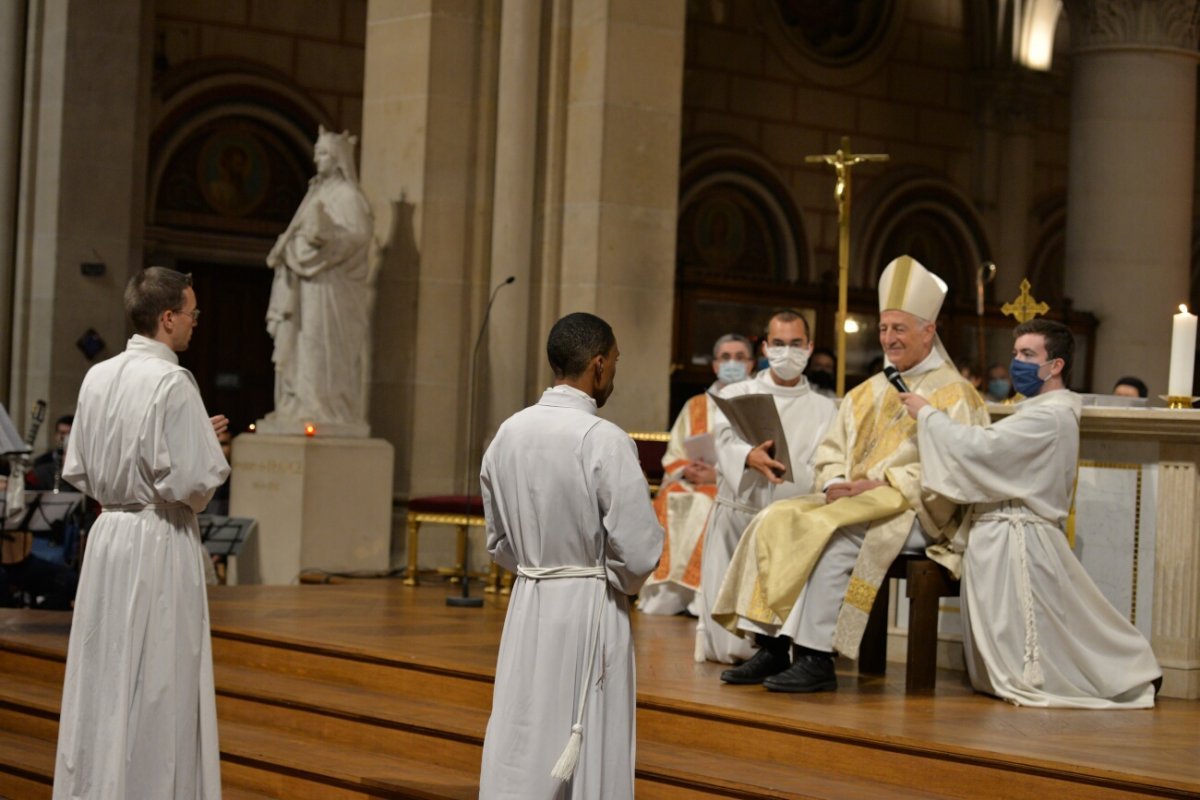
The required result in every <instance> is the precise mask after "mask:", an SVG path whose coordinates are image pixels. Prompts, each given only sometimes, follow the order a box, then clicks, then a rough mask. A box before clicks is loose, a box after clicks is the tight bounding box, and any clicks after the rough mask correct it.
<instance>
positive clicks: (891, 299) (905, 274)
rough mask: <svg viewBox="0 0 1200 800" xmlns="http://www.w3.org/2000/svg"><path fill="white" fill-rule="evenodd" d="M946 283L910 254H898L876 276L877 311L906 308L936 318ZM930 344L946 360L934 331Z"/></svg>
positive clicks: (929, 319) (924, 318)
mask: <svg viewBox="0 0 1200 800" xmlns="http://www.w3.org/2000/svg"><path fill="white" fill-rule="evenodd" d="M948 288H949V287H947V286H946V282H945V281H944V280H942V279H941V278H939V277H938V276H937V275H934V274H933V273H932V272H930V271H929V270H927V269H925V267H923V266H922V265H921V262H919V261H917V260H916V259H915V258H913V257H912V256H900V257H899V258H895V259H893V260H892V263H890V264H888V265H887V267H885V268H884V270H883V274H882V275H880V276H879V313H881V314H882V313H883V312H884V311H906V312H908V313H909V314H912V315H913V316H914V317H920V318H921V319H923V320H926V321H928V322H936V321H937V316H938V312H939V311H941V310H942V301H943V300H945V299H946V292H947V290H948ZM933 347H934V349H935V350H937V351H938V353H940V354H941V356H942V358H944V359H945V360H946V361H950V354H949V353H947V352H946V347H945V345H943V344H942V339H941V337H940V336H938V335H937V334H936V333H935V334H934V336H933Z"/></svg>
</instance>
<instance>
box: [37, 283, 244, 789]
mask: <svg viewBox="0 0 1200 800" xmlns="http://www.w3.org/2000/svg"><path fill="white" fill-rule="evenodd" d="M125 310H126V312H127V313H128V314H129V316H130V318H131V319H132V322H133V329H134V331H136V333H135V334H134V336H133V337H132V338H131V339H130V340H129V342H128V344H127V345H126V346H125V352H123V353H121V354H120V355H118V356H115V357H113V358H110V359H109V360H107V361H104V362H102V363H100V364H97V365H96V366H94V367H92V368H91V369H90V370H88V373H87V375H86V376H85V377H84V379H83V386H82V387H81V388H80V390H79V405H78V408H77V410H76V412H75V424H74V427H73V428H72V430H71V442H70V445H69V446H68V448H67V453H66V461H65V462H64V466H63V475H62V477H63V480H65V481H67V482H68V483H70V484H72V485H73V486H75V487H77V488H78V489H79V490H80V491H81V492H83V493H84V494H87V495H88V496H89V497H93V498H95V499H96V500H97V501H99V502H100V504H101V506H102V507H103V512H102V513H101V514H100V516H99V517H98V518H97V520H96V522H95V524H93V525H92V528H91V531H90V533H89V535H88V546H87V556H86V557H85V558H84V560H83V572H82V574H81V576H80V578H79V592H78V595H77V597H76V600H75V613H74V617H73V619H72V622H71V638H70V643H69V645H68V648H67V674H66V679H65V681H64V684H63V701H62V714H61V717H60V721H59V733H58V758H57V762H56V764H55V770H54V798H55V800H67V798H89V800H101V799H103V800H126V798H134V797H145V798H151V797H152V798H163V799H164V800H215V799H216V798H220V796H221V772H220V752H219V751H218V749H217V714H216V699H215V695H214V691H213V672H212V648H211V642H210V640H209V622H208V601H207V596H206V594H205V582H204V566H205V561H206V560H207V554H206V553H205V552H204V548H203V546H202V545H201V544H200V531H199V529H198V528H197V526H196V512H197V511H199V510H200V509H202V508H204V506H205V505H207V504H208V501H209V499H210V498H211V497H212V495H213V492H215V491H216V489H217V487H218V486H220V485H221V484H222V483H223V482H224V481H225V478H226V476H227V475H228V474H229V465H228V464H227V463H225V458H224V457H223V456H222V455H221V448H220V445H218V444H217V436H216V432H215V430H222V429H224V427H225V426H227V425H228V421H227V420H226V419H225V418H224V417H222V416H218V417H212V418H211V419H210V418H209V417H208V415H207V414H206V413H205V411H204V404H203V402H202V401H201V399H200V392H199V390H198V389H197V387H196V381H195V379H194V378H192V374H191V373H190V372H188V371H187V370H186V369H184V368H183V367H181V366H179V361H178V358H177V356H176V355H175V354H176V353H179V352H182V351H183V350H186V349H187V346H188V342H189V341H190V340H191V337H192V330H193V329H194V328H195V326H196V322H197V319H198V318H199V316H200V310H199V309H198V308H197V307H196V294H195V292H193V291H192V287H191V278H190V277H189V276H187V275H184V274H181V273H179V272H175V271H174V270H169V269H165V268H163V267H150V268H148V269H146V270H143V271H142V272H139V273H138V274H136V275H135V276H134V277H133V278H132V279H131V280H130V281H129V284H128V286H127V287H126V289H125Z"/></svg>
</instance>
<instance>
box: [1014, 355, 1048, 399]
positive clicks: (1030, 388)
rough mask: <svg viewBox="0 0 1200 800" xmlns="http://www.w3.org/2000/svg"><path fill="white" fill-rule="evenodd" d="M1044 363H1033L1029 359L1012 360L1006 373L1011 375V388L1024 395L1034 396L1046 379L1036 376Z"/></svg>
mask: <svg viewBox="0 0 1200 800" xmlns="http://www.w3.org/2000/svg"><path fill="white" fill-rule="evenodd" d="M1044 366H1046V365H1045V364H1034V363H1032V362H1029V361H1018V360H1017V359H1015V358H1014V359H1013V360H1012V364H1010V365H1009V367H1008V374H1009V375H1011V376H1012V383H1013V388H1014V389H1016V390H1017V391H1018V392H1020V393H1021V394H1023V395H1025V396H1026V397H1036V396H1037V393H1038V392H1040V391H1041V390H1042V384H1044V383H1045V382H1046V381H1044V380H1043V379H1041V378H1039V377H1038V370H1039V369H1041V368H1042V367H1044Z"/></svg>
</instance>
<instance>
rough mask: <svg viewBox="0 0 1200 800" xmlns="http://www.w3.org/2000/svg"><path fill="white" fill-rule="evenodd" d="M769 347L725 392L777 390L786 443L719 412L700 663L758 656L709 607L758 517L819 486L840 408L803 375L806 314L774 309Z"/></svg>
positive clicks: (808, 346) (806, 346)
mask: <svg viewBox="0 0 1200 800" xmlns="http://www.w3.org/2000/svg"><path fill="white" fill-rule="evenodd" d="M762 351H763V355H765V356H766V357H767V359H768V362H769V363H770V368H769V369H765V370H762V371H761V372H759V373H758V375H757V376H756V377H755V378H754V380H749V381H742V382H740V383H734V384H731V385H729V386H726V387H725V388H724V389H722V390H721V397H726V398H729V397H740V396H742V395H748V394H769V395H771V396H772V398H773V399H774V401H775V409H776V410H777V411H778V412H779V419H780V421H781V422H782V423H783V430H784V431H785V435H786V437H787V441H786V442H773V441H770V440H768V441H765V442H746V441H743V440H741V439H740V438H738V435H737V434H736V433H735V432H734V431H733V428H732V427H731V426H730V425H729V422H728V420H726V419H725V415H724V414H721V413H720V411H715V412H714V417H713V432H714V437H715V439H716V447H717V499H716V505H715V506H714V508H713V510H712V515H711V516H710V518H709V521H708V529H707V531H706V532H705V535H704V545H703V554H702V557H701V565H700V570H701V577H700V598H701V613H700V615H699V616H700V621H699V624H698V625H697V630H696V652H695V656H696V660H697V661H701V660H709V661H720V662H724V663H727V664H728V663H734V662H735V661H738V660H741V659H744V658H747V657H749V656H750V655H751V653H752V648H751V647H750V645H749V643H748V642H747V641H745V640H744V639H742V638H741V637H739V636H735V635H733V634H731V633H730V632H729V631H726V630H724V629H723V628H721V627H720V626H719V625H717V624H716V623H715V622H714V621H713V620H712V618H711V615H710V613H709V609H711V608H712V603H713V601H714V600H715V599H716V595H717V590H718V589H719V588H720V586H721V581H722V579H723V578H724V576H725V570H726V568H727V567H728V566H729V558H730V556H731V555H732V554H733V551H734V549H735V548H736V547H737V544H738V540H739V539H741V536H742V531H744V530H745V529H746V525H747V524H748V523H749V522H750V520H751V519H752V518H753V517H754V515H755V514H756V513H758V511H760V510H761V509H763V508H766V507H767V506H768V505H770V504H771V503H772V502H773V501H775V500H778V499H780V498H783V497H793V496H795V495H801V494H807V493H808V492H809V491H811V490H812V479H813V473H812V460H813V453H814V452H816V449H817V445H818V443H820V441H821V438H822V437H823V436H824V435H825V431H826V430H827V429H828V428H829V425H830V423H832V422H833V418H834V415H835V414H836V408H835V406H834V404H833V401H832V400H830V399H829V398H827V397H822V396H820V395H819V394H817V393H816V392H814V391H812V389H811V387H810V386H809V384H808V381H807V380H806V379H805V377H804V375H803V373H804V367H805V365H806V364H807V363H808V356H809V354H810V353H811V352H812V337H811V336H810V334H809V330H808V323H807V322H806V321H805V319H804V317H802V316H801V315H800V314H798V313H797V312H795V311H793V310H791V309H783V310H780V311H777V312H775V313H774V314H773V315H772V316H771V319H770V320H769V321H768V323H767V330H766V337H765V340H764V341H763V345H762ZM776 446H780V447H787V452H788V456H789V458H790V460H791V465H792V478H793V479H792V481H791V482H784V481H783V480H782V479H781V478H780V477H779V476H778V475H777V474H776V471H777V470H782V469H783V464H782V463H780V462H779V461H778V460H777V459H775V458H773V457H772V455H773V453H774V452H775V448H776Z"/></svg>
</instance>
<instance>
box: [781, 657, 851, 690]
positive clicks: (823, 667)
mask: <svg viewBox="0 0 1200 800" xmlns="http://www.w3.org/2000/svg"><path fill="white" fill-rule="evenodd" d="M763 686H765V687H766V688H767V689H769V690H770V691H772V692H831V691H833V690H834V689H836V688H837V675H836V674H835V673H834V671H833V657H832V656H813V655H798V656H796V660H795V661H793V662H792V665H791V666H790V667H788V668H787V669H786V670H784V671H783V672H780V673H779V674H777V675H772V676H771V677H769V678H767V679H766V680H764V681H763Z"/></svg>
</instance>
